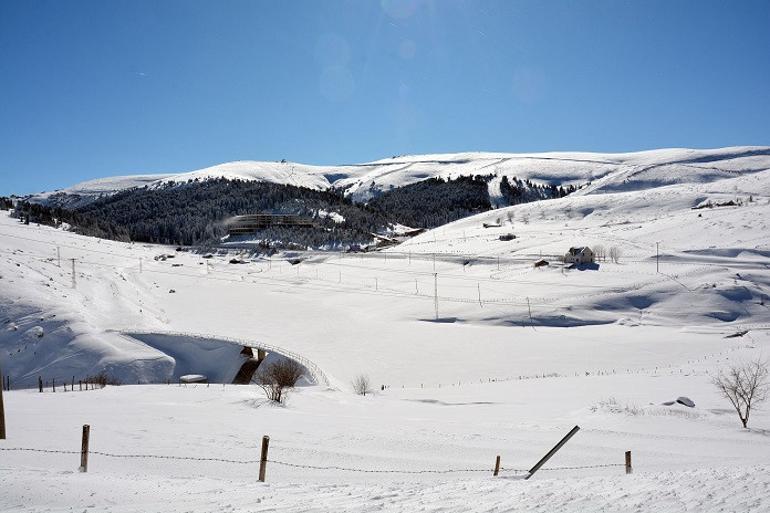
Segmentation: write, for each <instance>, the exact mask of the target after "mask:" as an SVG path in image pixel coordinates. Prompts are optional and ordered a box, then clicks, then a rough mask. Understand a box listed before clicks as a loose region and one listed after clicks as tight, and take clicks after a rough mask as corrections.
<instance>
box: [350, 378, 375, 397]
mask: <svg viewBox="0 0 770 513" xmlns="http://www.w3.org/2000/svg"><path fill="white" fill-rule="evenodd" d="M353 391H354V392H355V393H357V394H358V395H366V394H368V393H371V392H372V384H371V382H370V381H369V376H365V375H364V374H359V375H358V376H356V377H355V378H354V379H353Z"/></svg>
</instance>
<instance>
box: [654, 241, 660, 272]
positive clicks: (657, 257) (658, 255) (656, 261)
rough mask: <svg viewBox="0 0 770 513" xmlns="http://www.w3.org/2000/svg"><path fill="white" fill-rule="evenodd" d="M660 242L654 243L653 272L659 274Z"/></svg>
mask: <svg viewBox="0 0 770 513" xmlns="http://www.w3.org/2000/svg"><path fill="white" fill-rule="evenodd" d="M659 248H660V242H656V243H655V272H656V273H659V272H660V250H659Z"/></svg>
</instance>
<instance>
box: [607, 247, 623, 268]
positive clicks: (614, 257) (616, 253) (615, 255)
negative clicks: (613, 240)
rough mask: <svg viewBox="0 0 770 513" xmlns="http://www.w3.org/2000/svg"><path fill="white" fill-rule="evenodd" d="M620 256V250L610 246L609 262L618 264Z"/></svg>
mask: <svg viewBox="0 0 770 513" xmlns="http://www.w3.org/2000/svg"><path fill="white" fill-rule="evenodd" d="M620 256H621V252H620V248H619V247H617V246H612V247H611V248H610V260H611V261H613V262H615V263H616V264H617V263H618V262H620Z"/></svg>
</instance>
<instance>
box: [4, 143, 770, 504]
mask: <svg viewBox="0 0 770 513" xmlns="http://www.w3.org/2000/svg"><path fill="white" fill-rule="evenodd" d="M752 152H753V153H752ZM763 152H764V153H763ZM766 153H767V150H766V149H750V148H742V149H727V150H714V151H712V152H710V153H709V152H695V153H694V154H693V153H691V152H690V151H689V150H661V151H659V152H646V153H639V154H633V155H626V156H615V157H613V158H614V159H615V160H613V161H612V163H605V164H602V166H606V169H605V171H603V172H600V171H599V170H600V169H603V168H601V166H598V165H597V164H596V163H595V162H594V163H591V164H585V167H581V166H582V164H577V163H575V164H574V167H571V166H573V164H567V161H566V160H565V159H564V158H559V159H556V160H558V162H557V163H555V164H553V167H552V168H547V167H546V166H545V165H544V164H543V163H544V161H545V160H544V159H545V157H544V156H542V155H541V156H539V157H538V159H539V160H537V161H533V162H530V163H529V164H527V165H533V166H534V167H531V168H529V167H527V166H525V163H524V162H523V161H524V160H527V159H524V158H523V157H520V159H521V160H522V162H519V163H518V164H517V165H519V166H521V167H519V168H516V171H515V174H516V175H517V176H521V177H524V176H523V173H524V172H525V171H526V170H527V169H531V170H532V173H535V172H536V167H537V166H541V167H539V168H538V169H539V170H537V172H538V173H541V174H540V175H537V176H539V177H540V179H543V177H545V176H554V177H559V179H560V180H561V179H564V178H565V177H567V176H574V177H575V180H576V183H577V182H580V181H582V180H584V179H586V178H587V177H589V176H590V181H591V185H589V186H587V187H585V188H583V189H582V190H581V191H579V192H578V193H575V194H573V195H570V196H567V197H565V198H561V199H558V200H548V201H542V202H536V203H529V204H523V205H518V206H514V207H508V208H502V209H497V210H493V211H490V212H486V213H484V214H480V215H477V216H473V217H470V218H466V219H462V220H460V221H456V222H454V223H451V224H448V225H445V226H442V227H439V228H437V229H435V230H431V231H428V232H425V233H423V234H421V235H419V236H417V237H415V238H413V239H410V240H409V241H407V242H405V243H403V244H401V245H399V246H397V247H393V248H391V249H389V250H387V251H382V252H377V253H367V254H337V253H329V252H326V253H323V252H293V253H285V254H279V255H276V256H274V257H272V258H267V257H251V256H249V255H248V254H246V253H244V254H243V255H240V258H241V259H243V260H244V261H246V263H237V264H236V263H230V261H231V259H232V258H233V257H235V256H236V255H234V254H232V253H231V254H224V253H222V254H215V255H213V256H212V257H211V258H203V255H200V254H194V253H191V252H185V251H175V248H170V247H160V246H152V245H145V244H128V243H119V242H114V241H106V240H98V239H93V238H88V237H84V236H80V235H76V234H73V233H71V232H67V231H64V230H56V229H53V228H49V227H45V226H35V225H34V224H31V225H23V224H21V223H19V222H18V221H16V220H14V219H11V218H9V217H5V216H0V322H2V330H0V349H1V351H0V365H2V368H3V371H4V373H5V374H6V375H9V376H10V377H11V381H12V384H13V388H24V387H33V388H32V389H29V388H27V389H26V390H13V391H11V392H10V393H7V394H6V411H7V412H9V413H8V418H9V439H8V441H6V442H2V444H0V449H3V448H13V447H26V448H38V449H65V450H72V449H73V448H76V447H77V442H78V439H77V432H78V429H79V426H80V425H82V424H85V423H90V424H91V425H92V433H93V435H92V437H93V438H92V444H94V445H92V450H94V451H102V452H104V453H111V454H135V453H138V454H150V455H174V456H181V457H188V456H194V457H214V458H224V459H232V460H248V461H251V460H253V459H255V458H256V455H257V450H256V448H255V447H256V444H257V443H258V440H259V438H260V437H261V436H262V435H263V434H269V435H270V436H271V437H272V442H271V444H272V445H271V460H274V462H271V464H270V466H269V470H268V476H269V477H268V484H264V485H261V484H255V483H254V481H255V480H254V479H253V476H254V474H255V472H256V466H255V465H254V464H252V463H244V464H232V463H231V464H227V463H224V462H218V463H217V462H205V461H189V460H185V461H182V462H179V461H175V460H153V459H141V458H136V459H121V458H114V457H110V456H104V455H101V456H99V455H95V456H94V457H93V460H92V470H90V471H89V473H88V474H87V475H78V474H67V473H66V472H69V471H70V470H72V469H73V468H74V467H75V466H76V463H77V461H73V459H75V460H76V459H77V458H76V456H74V455H70V454H49V453H31V452H22V451H19V452H14V451H8V452H3V453H2V457H3V462H4V465H8V466H9V468H13V469H14V472H13V473H9V477H8V483H9V486H4V487H0V503H2V504H3V505H5V504H10V505H11V506H10V510H11V511H38V510H40V509H43V508H49V509H51V510H54V511H60V510H64V509H67V508H70V507H73V506H74V507H77V508H78V509H81V508H83V509H85V508H95V509H99V510H104V511H145V510H155V509H159V507H160V504H161V502H162V503H163V505H164V506H165V505H168V504H169V501H168V497H172V498H173V499H174V501H175V502H173V505H171V506H169V507H170V508H171V509H172V510H174V508H175V510H178V511H205V510H212V509H216V510H224V511H247V510H250V509H254V507H253V505H254V504H258V505H259V506H258V509H259V508H262V509H271V510H276V511H307V510H308V509H310V510H313V508H315V510H317V511H332V510H334V511H359V510H365V508H367V507H372V508H375V509H377V510H382V511H411V510H419V509H431V508H432V507H433V505H434V504H433V503H434V502H435V501H436V500H437V499H438V498H440V499H441V505H442V507H444V508H445V509H446V510H447V511H468V510H471V511H494V510H501V509H502V510H515V509H516V508H523V509H524V510H527V511H530V510H531V511H567V512H578V511H630V510H635V509H636V510H638V509H640V508H641V510H645V509H649V510H655V511H671V512H673V511H683V510H684V511H713V510H718V509H720V508H722V509H724V510H726V511H756V512H763V511H767V510H768V507H769V506H768V499H767V493H766V492H767V489H768V486H770V481H768V478H767V477H766V476H767V475H768V473H767V470H768V469H767V463H766V462H767V461H768V457H770V445H768V444H767V440H766V438H767V436H766V435H767V432H768V430H769V429H770V415H768V413H767V411H758V412H756V413H754V414H753V416H752V425H753V429H751V430H742V429H741V428H740V424H739V422H738V420H737V418H736V416H735V414H734V413H733V412H732V411H731V410H730V406H729V404H728V403H727V402H725V400H724V399H722V398H721V397H720V396H719V394H718V393H717V391H716V389H715V388H714V386H713V385H712V383H711V378H712V377H713V376H714V375H715V374H716V373H718V372H719V371H720V370H722V369H724V368H725V367H726V366H728V365H730V364H733V363H735V362H740V361H746V360H748V359H753V358H758V357H765V358H767V356H768V355H770V329H769V328H770V304H768V303H770V299H768V297H769V296H770V261H769V258H770V229H769V228H770V227H769V226H768V221H767V219H770V170H769V169H768V166H767V163H766V159H768V157H767V155H766ZM573 157H574V160H578V159H579V158H581V157H579V155H577V154H573ZM458 158H459V157H458ZM499 158H501V159H502V158H505V157H499ZM592 158H593V157H592ZM607 158H608V159H609V158H610V157H607ZM714 158H716V159H717V161H718V165H717V164H715V162H717V161H714V160H709V159H714ZM394 160H398V159H394ZM493 160H494V159H493ZM514 160H517V159H511V160H510V162H511V164H510V165H511V166H513V162H514ZM675 161H676V162H675ZM393 165H394V166H398V165H401V166H411V164H408V163H406V162H405V161H399V162H397V163H394V164H393ZM452 165H456V166H461V165H465V164H459V163H457V162H455V164H452ZM372 166H374V167H378V166H379V164H376V165H375V164H372ZM426 166H427V164H426ZM428 167H429V166H428ZM450 167H451V166H450ZM415 168H416V169H419V166H418V165H417V164H414V166H413V167H411V168H410V169H412V171H414V169H415ZM445 169H448V168H445ZM511 169H513V168H511ZM548 169H550V171H548V172H549V173H551V175H547V173H546V172H545V171H544V170H548ZM576 169H577V171H575V170H576ZM404 172H406V173H407V174H408V173H410V172H411V171H404ZM512 172H513V171H512ZM569 173H573V174H572V175H570V174H569ZM590 173H594V174H590ZM316 176H326V175H316ZM378 176H379V178H377V180H381V181H382V183H385V182H384V181H385V179H386V177H387V176H391V175H378ZM405 176H406V175H405ZM409 176H412V177H413V176H415V175H409ZM531 176H532V177H533V178H534V177H535V176H536V175H534V174H533V175H531ZM396 177H397V172H395V173H393V174H392V178H393V179H394V180H397V179H398V180H401V181H400V182H399V183H403V182H405V181H408V180H410V179H411V178H408V177H402V178H396ZM586 181H587V180H586ZM349 187H350V188H349V191H350V193H351V194H358V192H361V191H363V190H364V189H366V187H364V185H363V182H362V187H364V189H360V190H359V189H356V188H355V187H354V186H353V185H350V184H349ZM356 191H358V192H356ZM699 207H703V208H699ZM485 226H486V227H485ZM582 245H589V246H591V247H593V248H594V249H598V248H599V246H603V247H604V249H605V252H606V253H607V254H608V256H609V254H610V253H612V254H614V255H616V256H617V258H616V259H615V260H614V261H611V260H610V259H609V258H607V259H606V260H602V261H599V262H598V265H595V266H586V267H583V268H573V269H569V268H567V267H565V266H563V265H562V263H561V262H560V261H559V257H560V256H562V255H564V253H565V252H566V251H567V249H568V248H569V247H570V246H582ZM161 255H162V256H163V257H162V258H161ZM170 256H172V257H170ZM539 260H546V261H547V262H548V265H543V266H541V267H535V266H534V264H535V262H537V261H539ZM236 261H238V259H236ZM73 262H74V264H73ZM73 265H74V273H73ZM73 277H74V281H73ZM243 344H250V345H255V346H259V347H265V348H269V349H268V351H270V352H271V353H274V354H283V355H284V356H288V357H294V358H296V359H298V360H301V361H302V363H303V364H304V365H305V366H306V368H307V369H308V374H309V378H311V381H315V383H317V384H319V385H320V386H309V387H303V388H302V389H301V390H298V391H295V392H294V393H293V395H290V399H289V403H288V405H287V406H286V407H282V408H277V407H271V406H269V405H266V404H264V401H263V400H262V399H261V395H260V391H259V389H258V388H257V387H250V386H242V387H240V386H230V385H225V386H223V385H212V386H211V387H205V386H199V387H187V388H185V387H178V386H166V385H148V386H122V387H108V388H107V389H105V390H101V391H89V392H87V393H86V392H83V393H80V392H76V393H68V394H62V393H60V391H57V392H56V394H53V393H50V392H46V393H44V394H39V393H37V392H36V391H35V389H34V387H35V386H36V383H37V379H38V376H40V377H42V378H43V379H44V380H45V381H46V382H48V383H50V382H51V381H53V380H56V381H57V382H58V383H61V382H62V381H64V380H67V381H69V380H71V379H72V377H73V376H74V377H75V379H79V378H80V377H83V376H86V375H89V374H94V373H96V372H99V371H101V370H105V371H107V372H108V373H110V374H111V375H113V376H115V377H117V378H119V379H120V380H121V381H123V383H125V384H133V383H135V382H137V381H140V382H142V383H165V382H166V381H167V380H169V379H175V378H177V377H179V376H180V375H181V374H186V373H201V374H206V375H208V376H210V377H211V379H212V381H221V382H229V381H231V377H232V376H233V374H234V373H235V371H236V369H237V368H238V366H239V364H240V363H241V362H242V359H243V355H241V354H240V350H241V347H242V345H243ZM359 374H365V375H368V376H369V377H370V379H371V381H372V384H373V385H374V388H375V389H377V390H378V393H377V394H375V395H374V396H367V397H358V396H354V395H353V394H352V393H351V385H350V383H351V380H352V379H353V378H354V377H355V376H357V375H359ZM382 385H386V386H387V388H385V390H380V389H381V386H382ZM679 396H686V397H689V398H691V399H692V400H693V401H694V402H695V407H694V408H687V407H685V406H681V405H676V404H675V405H672V406H665V405H663V404H662V403H664V402H666V401H670V400H673V399H676V398H677V397H679ZM51 415H54V418H56V419H57V422H55V423H50V422H40V421H39V419H40V418H41V417H42V418H50V416H51ZM576 424H577V425H580V426H581V431H580V432H579V433H578V434H577V435H576V437H575V438H574V439H573V440H572V441H570V442H569V443H568V444H567V445H566V446H565V448H564V449H562V450H561V451H560V452H559V453H558V454H557V456H556V457H554V459H553V460H552V461H551V462H550V463H549V465H548V466H549V467H551V468H552V470H550V471H545V470H544V471H543V472H542V473H539V474H538V475H537V476H536V477H535V478H534V479H533V480H530V481H523V480H521V479H518V478H517V476H518V477H520V476H521V474H519V473H516V472H512V471H508V472H507V473H506V472H503V476H504V477H503V478H498V479H497V480H493V479H492V477H491V476H488V473H489V472H488V470H487V469H490V470H491V464H492V463H493V461H494V457H495V455H497V454H500V455H502V457H503V467H504V468H509V469H526V468H529V467H530V466H531V465H532V464H533V463H534V462H535V461H536V460H537V459H538V458H539V457H540V456H542V454H543V453H544V452H545V451H547V450H548V449H549V448H550V447H551V446H552V444H553V443H555V442H556V441H557V440H558V439H559V438H560V437H561V436H563V434H564V433H565V432H566V431H567V430H568V429H570V428H571V427H572V426H574V425H576ZM626 450H632V451H633V452H634V458H635V460H634V461H635V473H634V474H632V475H631V476H626V475H625V474H623V469H622V466H618V465H622V462H623V453H624V451H626ZM6 462H7V463H6ZM278 462H282V463H283V465H282V464H281V463H278ZM292 465H309V466H311V467H334V468H328V469H323V470H319V469H314V468H304V467H296V466H292ZM597 465H599V466H598V467H596V466H597ZM602 465H612V466H609V467H606V466H602ZM557 467H558V468H559V470H555V468H557ZM565 467H566V468H565ZM575 467H580V468H575ZM582 467H588V468H582ZM344 469H360V470H367V469H368V470H394V471H397V472H394V473H392V474H379V473H364V472H357V471H353V470H344ZM420 470H434V471H435V470H463V472H464V473H463V472H458V473H446V474H441V473H438V474H437V473H425V474H422V473H421V474H402V473H399V472H413V471H420ZM469 471H471V472H469ZM244 475H248V476H249V477H248V478H245V477H244ZM247 481H248V482H247ZM76 484H77V486H75V485H76ZM42 490H46V491H50V490H54V491H55V493H51V494H50V495H49V494H45V497H49V498H46V499H41V497H43V496H44V494H43V491H42ZM105 490H106V491H105ZM157 490H161V492H157ZM94 492H96V495H93V494H94ZM159 494H160V496H159ZM30 497H33V498H34V499H31V498H30ZM0 510H2V509H0Z"/></svg>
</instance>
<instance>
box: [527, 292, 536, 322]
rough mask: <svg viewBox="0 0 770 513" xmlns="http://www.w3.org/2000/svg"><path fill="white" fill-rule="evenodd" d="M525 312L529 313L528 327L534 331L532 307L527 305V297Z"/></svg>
mask: <svg viewBox="0 0 770 513" xmlns="http://www.w3.org/2000/svg"><path fill="white" fill-rule="evenodd" d="M527 310H528V311H529V325H530V326H532V329H535V323H534V322H533V321H532V306H531V305H530V304H529V296H528V297H527Z"/></svg>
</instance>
